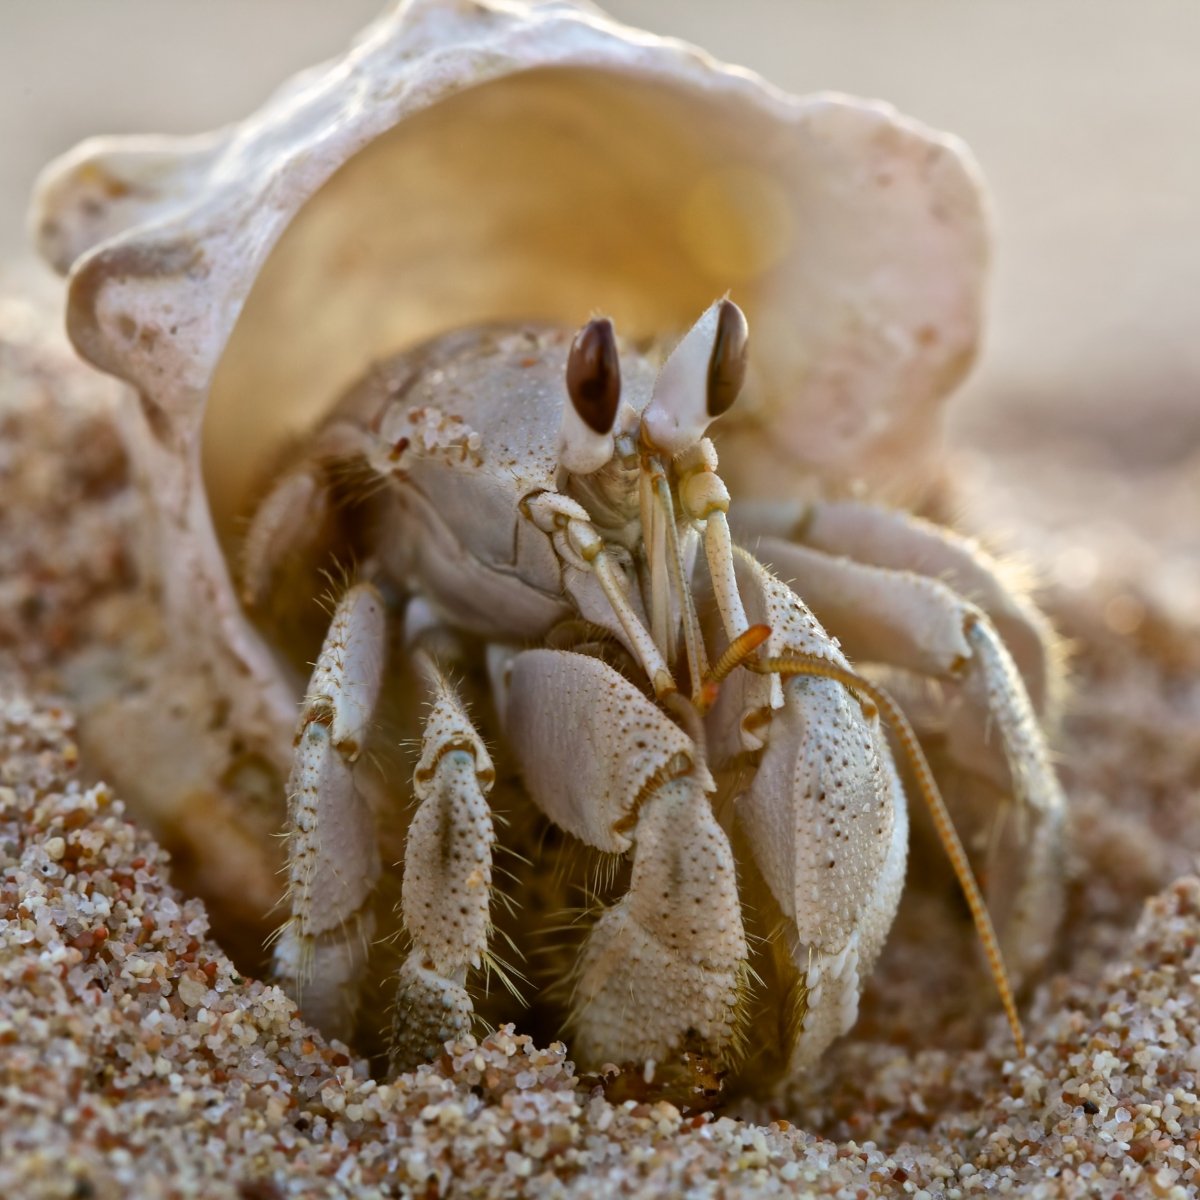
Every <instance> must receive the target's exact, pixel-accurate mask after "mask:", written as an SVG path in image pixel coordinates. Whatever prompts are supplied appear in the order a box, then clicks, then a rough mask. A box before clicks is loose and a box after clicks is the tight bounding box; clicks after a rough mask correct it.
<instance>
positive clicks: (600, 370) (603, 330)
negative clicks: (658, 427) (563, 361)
mask: <svg viewBox="0 0 1200 1200" xmlns="http://www.w3.org/2000/svg"><path fill="white" fill-rule="evenodd" d="M567 395H569V396H570V397H571V403H572V404H573V405H574V406H575V411H576V412H577V413H578V414H579V415H580V417H581V418H582V419H583V422H584V424H586V425H587V427H588V428H589V429H592V430H594V431H595V432H596V433H608V431H609V430H610V429H612V427H613V422H614V421H615V420H616V419H617V405H618V404H620V402H621V364H620V362H619V361H618V359H617V337H616V334H614V333H613V327H612V322H611V321H610V320H609V319H608V318H607V317H599V318H597V319H596V320H594V321H589V322H588V323H587V324H586V325H585V326H584V327H583V328H582V329H581V330H580V331H579V332H578V333H577V334H576V335H575V340H574V341H573V342H572V343H571V353H570V354H569V355H568V356H567Z"/></svg>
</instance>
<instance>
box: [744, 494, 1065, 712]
mask: <svg viewBox="0 0 1200 1200" xmlns="http://www.w3.org/2000/svg"><path fill="white" fill-rule="evenodd" d="M731 515H732V519H733V525H734V532H735V534H736V535H737V536H738V537H739V538H740V539H741V540H742V541H743V542H744V544H745V545H746V546H748V547H749V548H750V549H751V550H754V547H755V545H756V543H757V541H758V539H759V538H765V539H772V541H774V540H782V541H784V542H786V543H790V544H796V543H801V544H803V545H805V546H808V547H810V548H811V549H813V550H818V551H821V552H823V553H825V554H829V555H834V556H838V557H841V556H845V557H847V558H849V559H853V560H855V561H857V562H861V563H863V564H867V565H871V566H876V567H882V568H886V569H889V570H893V571H903V572H905V573H910V574H915V575H918V576H923V577H926V578H929V579H935V580H937V581H939V582H941V583H943V584H945V585H946V586H947V587H948V588H951V589H952V590H953V591H954V592H955V593H956V594H957V595H959V596H961V597H964V598H965V599H967V600H969V601H971V602H972V603H973V604H975V605H977V606H978V607H979V608H980V609H982V610H983V612H984V613H986V614H987V616H988V618H989V620H990V621H991V622H992V624H993V625H994V626H995V627H996V629H997V630H998V631H999V632H1000V636H1001V637H1002V638H1003V639H1004V644H1005V645H1006V646H1007V647H1008V648H1009V650H1010V651H1011V652H1012V656H1013V659H1014V660H1015V661H1016V664H1017V666H1018V668H1019V669H1020V672H1021V677H1022V679H1023V680H1024V681H1025V688H1026V690H1027V691H1028V693H1029V698H1030V700H1031V702H1032V703H1033V707H1034V709H1035V710H1036V711H1037V712H1038V714H1039V715H1041V716H1043V717H1044V718H1047V719H1049V720H1051V721H1053V720H1054V719H1055V716H1056V713H1055V709H1056V707H1057V704H1058V701H1059V699H1060V695H1059V693H1060V692H1061V681H1060V679H1059V674H1060V661H1059V655H1058V654H1057V653H1056V650H1055V639H1054V631H1053V630H1052V629H1051V627H1050V623H1049V622H1048V621H1047V620H1046V618H1045V616H1044V615H1043V614H1042V613H1041V612H1040V611H1039V610H1038V608H1037V607H1036V605H1034V604H1033V603H1032V602H1031V601H1030V600H1029V598H1028V596H1026V595H1025V594H1024V592H1023V591H1022V590H1021V589H1020V587H1019V582H1020V581H1019V579H1018V580H1017V582H1016V584H1014V583H1013V582H1011V581H1006V573H1007V574H1008V575H1011V574H1013V570H1012V568H1006V567H1005V566H1004V564H1002V563H1000V562H998V561H997V560H995V559H994V558H992V556H991V555H989V554H987V553H986V552H985V551H984V550H982V549H981V548H980V547H979V546H977V545H976V544H975V543H974V542H972V541H970V540H969V539H968V538H964V537H962V536H960V535H959V534H956V533H954V532H952V531H951V530H949V529H944V528H942V527H941V526H938V525H934V524H932V523H930V522H929V521H923V520H921V518H919V517H915V516H912V515H911V514H910V513H904V512H897V511H894V510H891V509H885V508H878V507H876V506H874V505H870V504H864V503H860V502H857V501H852V500H839V501H824V502H821V503H817V504H812V505H801V504H795V505H790V504H755V503H749V504H740V505H737V506H736V508H735V509H734V511H733V512H732V514H731ZM756 553H757V551H756ZM764 557H766V558H767V559H768V561H771V560H770V556H769V554H764Z"/></svg>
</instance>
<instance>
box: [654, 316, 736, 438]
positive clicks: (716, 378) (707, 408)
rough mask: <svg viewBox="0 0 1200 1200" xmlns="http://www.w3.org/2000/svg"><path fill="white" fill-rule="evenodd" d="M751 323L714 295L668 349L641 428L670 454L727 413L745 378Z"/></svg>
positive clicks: (701, 433) (702, 433) (700, 435)
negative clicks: (709, 302) (711, 301)
mask: <svg viewBox="0 0 1200 1200" xmlns="http://www.w3.org/2000/svg"><path fill="white" fill-rule="evenodd" d="M749 338H750V335H749V326H748V325H747V323H746V317H745V314H744V313H743V312H742V310H741V309H740V308H738V306H737V305H736V304H734V302H733V301H732V300H729V299H724V300H717V301H716V302H715V303H713V304H712V305H710V306H709V307H708V308H707V309H706V310H705V312H704V314H703V315H702V316H701V317H700V319H699V320H698V321H697V322H696V323H695V325H693V326H692V327H691V329H689V330H688V331H687V333H686V334H684V336H683V339H682V340H681V341H680V342H679V344H678V345H677V346H676V347H675V349H674V350H672V351H671V354H670V357H669V358H668V359H667V361H666V362H665V363H664V364H663V369H662V370H661V371H660V372H659V374H658V379H657V380H655V383H654V395H653V397H652V398H651V400H650V403H649V404H648V405H647V406H646V411H645V412H644V413H643V414H642V433H643V435H644V436H645V438H646V440H647V441H648V442H649V443H650V445H652V446H653V447H654V448H655V449H656V450H660V451H663V452H664V453H666V454H670V455H672V456H674V455H676V454H681V453H682V452H683V451H684V450H686V449H687V448H688V447H689V446H694V445H695V444H696V443H697V442H698V441H699V440H700V439H701V438H702V437H703V436H704V433H705V430H706V429H707V428H708V426H709V423H710V422H711V421H713V420H714V419H715V418H717V417H719V416H721V414H722V413H725V412H728V411H729V408H730V407H731V406H732V404H733V402H734V401H735V400H736V399H737V397H738V393H739V392H740V391H741V390H742V384H743V382H744V381H745V378H746V353H747V348H748V345H749Z"/></svg>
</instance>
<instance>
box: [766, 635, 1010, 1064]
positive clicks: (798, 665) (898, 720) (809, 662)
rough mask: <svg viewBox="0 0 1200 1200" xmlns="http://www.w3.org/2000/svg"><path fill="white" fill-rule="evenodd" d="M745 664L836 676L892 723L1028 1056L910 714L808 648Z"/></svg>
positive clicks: (992, 940) (996, 947)
mask: <svg viewBox="0 0 1200 1200" xmlns="http://www.w3.org/2000/svg"><path fill="white" fill-rule="evenodd" d="M745 665H746V666H747V667H748V668H749V669H750V670H752V671H756V672H758V673H759V674H761V675H809V676H816V677H818V678H822V679H832V680H834V681H835V682H837V683H840V684H841V685H842V686H843V687H844V688H846V689H848V690H849V691H851V692H853V693H854V694H855V695H856V696H858V697H859V700H860V702H861V700H862V698H863V697H865V698H866V699H867V700H869V701H870V702H871V703H872V704H874V705H875V707H876V708H877V709H878V710H879V712H880V713H881V714H882V716H883V717H884V719H885V720H886V721H887V722H888V724H889V725H890V726H891V727H892V730H893V732H894V733H895V735H896V740H897V741H898V742H899V743H900V746H901V747H902V748H903V750H904V753H905V755H906V756H907V758H908V761H909V765H910V766H911V767H912V770H913V774H914V775H915V776H916V780H917V787H918V788H919V789H920V792H921V795H922V797H923V798H924V800H925V803H926V805H927V806H928V808H929V812H930V815H931V816H932V817H933V824H934V827H935V828H936V829H937V834H938V837H939V838H940V839H941V842H942V847H943V849H944V850H945V851H946V856H947V857H948V858H949V859H950V865H951V866H952V867H953V868H954V874H955V876H956V877H957V879H958V886H959V887H960V888H962V892H963V895H964V896H965V897H966V901H967V907H968V908H970V910H971V917H972V919H973V920H974V922H975V929H976V931H977V932H978V934H979V940H980V942H982V943H983V953H984V955H985V956H986V958H987V961H988V968H989V969H990V971H991V973H992V980H993V982H994V983H995V985H996V991H997V992H999V993H1000V1003H1001V1004H1002V1005H1003V1007H1004V1015H1005V1016H1006V1017H1007V1018H1008V1024H1009V1028H1011V1029H1012V1035H1013V1040H1014V1041H1015V1042H1016V1044H1017V1055H1018V1057H1021V1058H1023V1057H1024V1056H1025V1034H1024V1031H1023V1030H1022V1029H1021V1018H1020V1017H1019V1016H1018V1015H1017V1005H1016V1001H1015V1000H1014V999H1013V994H1012V988H1011V986H1010V985H1009V982H1008V972H1007V971H1005V969H1004V958H1003V957H1002V955H1001V954H1000V942H999V939H998V938H997V937H996V930H995V928H994V927H993V925H992V918H991V916H990V915H989V914H988V910H987V905H986V904H985V903H984V900H983V895H982V893H981V892H980V890H979V884H978V883H976V882H975V875H974V872H972V870H971V864H970V863H969V862H968V861H967V852H966V851H965V850H964V849H963V844H962V841H961V840H960V839H959V836H958V833H957V831H956V830H955V828H954V822H953V820H952V819H951V817H950V813H949V811H948V810H947V808H946V802H945V801H944V800H943V799H942V794H941V792H939V791H938V786H937V784H936V783H935V782H934V778H933V771H932V770H931V769H930V766H929V760H928V759H927V758H926V757H925V752H924V751H923V750H922V749H921V744H920V742H918V741H917V735H916V734H915V733H914V732H913V727H912V726H911V725H910V724H909V722H908V718H907V717H906V716H905V715H904V713H903V711H902V710H901V708H900V706H899V705H898V704H897V703H896V702H895V700H893V699H892V698H891V696H889V695H888V693H887V692H885V691H884V690H883V688H881V687H880V686H879V685H878V684H875V683H872V682H871V681H870V680H869V679H864V678H863V677H862V676H861V675H856V674H855V673H854V672H853V671H850V670H847V669H846V668H844V667H839V666H838V665H837V664H836V663H831V662H829V661H827V660H826V659H823V658H816V657H814V656H811V655H804V654H796V655H781V656H779V657H776V658H762V659H750V660H748V661H747V662H746V664H745Z"/></svg>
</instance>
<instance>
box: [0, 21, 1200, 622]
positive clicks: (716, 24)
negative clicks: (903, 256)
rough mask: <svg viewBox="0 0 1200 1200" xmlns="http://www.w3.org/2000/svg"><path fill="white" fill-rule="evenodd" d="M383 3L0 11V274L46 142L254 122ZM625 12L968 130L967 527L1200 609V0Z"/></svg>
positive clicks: (780, 70)
mask: <svg viewBox="0 0 1200 1200" xmlns="http://www.w3.org/2000/svg"><path fill="white" fill-rule="evenodd" d="M378 7H379V5H378V4H377V3H376V0H339V3H337V4H333V3H329V2H327V0H253V2H250V3H247V2H246V0H205V2H204V3H198V2H191V3H184V2H180V0H175V2H173V3H162V0H103V2H102V3H97V2H96V0H54V3H49V4H48V3H43V4H35V3H25V2H22V0H0V263H4V264H7V266H6V273H7V274H8V276H9V278H10V279H11V278H13V277H14V272H15V273H17V276H18V277H19V278H20V279H21V280H22V283H23V285H26V286H34V287H39V286H42V285H44V280H43V284H39V283H38V282H37V280H38V279H39V276H40V269H39V270H38V271H34V270H32V268H31V267H29V266H28V257H29V252H28V250H27V248H26V245H25V240H24V228H23V220H24V207H25V203H26V200H27V197H28V193H29V189H30V187H31V185H32V182H33V179H34V176H35V174H36V172H37V170H38V168H39V166H40V165H41V164H42V163H44V162H45V161H47V160H48V159H49V158H50V157H51V156H53V155H55V154H57V153H59V152H60V151H63V150H66V149H67V148H69V147H70V146H72V145H73V144H74V143H75V142H76V141H78V140H79V139H81V138H82V137H85V136H87V135H89V134H92V133H99V132H110V133H118V132H134V131H164V132H178V133H185V132H193V131H197V130H202V129H206V128H209V127H212V126H214V125H217V124H220V123H223V122H226V121H229V120H233V119H235V118H238V117H240V116H242V115H243V114H245V113H247V112H249V111H250V110H251V109H252V108H253V107H254V106H255V105H257V103H258V102H259V101H260V100H261V99H262V98H263V97H264V96H266V95H267V93H268V92H270V91H271V90H272V89H273V88H274V87H275V85H276V84H277V83H278V82H280V81H281V80H282V79H283V78H284V77H285V76H286V75H288V74H289V73H290V72H292V71H293V70H295V69H297V68H299V67H301V66H305V65H308V64H310V63H312V62H315V61H318V60H320V59H322V58H325V57H329V56H331V55H334V54H336V53H338V52H339V51H340V50H341V48H342V46H343V45H344V44H345V42H346V41H347V39H348V38H349V37H350V36H351V35H352V34H353V33H354V32H355V31H356V30H357V29H358V28H359V27H360V26H361V25H362V24H364V23H365V22H366V21H367V20H368V19H369V18H370V17H371V16H372V15H373V14H374V13H375V12H376V11H377V9H378ZM607 7H608V8H609V10H610V11H612V12H613V13H614V14H615V15H617V16H618V17H620V18H622V19H625V20H628V21H630V22H631V23H634V24H637V25H640V26H642V27H645V28H648V29H651V30H653V31H655V32H661V33H669V34H674V35H678V36H680V37H684V38H686V39H689V40H692V41H695V42H697V43H699V44H700V45H702V46H704V47H706V48H707V49H709V50H710V51H712V52H713V53H714V54H716V55H717V56H718V57H721V58H724V59H727V60H729V61H733V62H738V63H742V64H744V65H746V66H749V67H751V68H753V69H755V70H757V71H759V72H761V73H762V74H763V75H765V76H766V77H767V78H769V79H771V80H773V81H774V82H776V83H778V84H779V85H781V86H783V87H785V88H787V89H789V90H792V91H796V92H807V91H816V90H821V89H834V90H838V91H845V92H851V93H857V94H861V95H866V96H872V97H882V98H884V99H887V100H889V101H891V102H893V103H894V104H896V105H897V107H899V108H900V109H901V110H902V111H904V112H906V113H909V114H911V115H913V116H915V117H917V118H919V119H921V120H923V121H925V122H927V123H929V124H931V125H933V126H934V127H937V128H941V129H946V130H951V131H953V132H955V133H958V134H960V135H961V136H962V137H963V138H965V140H966V141H967V142H968V143H969V144H970V146H971V147H972V149H973V150H974V152H975V154H976V156H977V157H978V159H979V161H980V163H981V165H982V167H983V170H984V172H985V174H986V177H987V179H988V181H989V183H990V185H991V190H992V194H993V200H994V212H995V225H996V235H997V241H996V252H995V272H994V281H993V290H992V318H991V321H990V325H989V333H988V341H987V344H986V346H985V350H984V354H983V357H982V359H981V361H980V363H979V365H978V367H977V369H976V371H975V372H974V374H973V375H972V377H971V379H970V380H969V381H968V383H967V385H966V387H965V389H964V390H963V393H962V394H961V396H960V397H959V398H958V400H957V401H956V404H955V410H954V417H953V420H952V426H951V428H952V434H953V438H954V444H955V445H956V447H958V451H959V453H960V454H961V455H962V456H963V458H964V463H965V466H964V468H963V472H962V476H963V479H964V481H965V503H966V506H967V510H968V519H969V520H970V521H971V522H972V523H975V524H977V525H981V526H987V527H990V528H993V529H994V528H1000V529H1001V530H1002V531H1005V530H1006V531H1007V532H1008V533H1009V534H1010V535H1011V537H1012V539H1013V540H1014V541H1015V542H1016V543H1017V544H1020V545H1022V546H1023V547H1024V548H1026V549H1027V550H1029V549H1032V550H1033V553H1034V555H1035V557H1036V558H1037V559H1038V560H1039V561H1040V562H1041V564H1042V566H1043V568H1044V569H1045V570H1046V571H1047V572H1048V573H1049V574H1050V575H1051V576H1052V577H1053V579H1054V581H1055V582H1057V583H1059V584H1061V585H1065V586H1067V587H1068V588H1073V587H1074V588H1086V587H1088V586H1091V585H1092V584H1094V583H1095V582H1096V581H1097V579H1098V578H1099V576H1101V575H1102V574H1105V573H1109V574H1111V573H1112V572H1114V571H1115V572H1117V573H1118V574H1121V573H1127V574H1129V575H1130V576H1131V577H1135V576H1138V575H1147V574H1149V573H1150V572H1151V569H1152V565H1153V569H1154V571H1155V574H1156V578H1157V583H1156V585H1155V590H1156V592H1160V593H1161V595H1156V600H1161V602H1162V603H1164V604H1166V605H1167V606H1168V607H1170V608H1172V609H1174V610H1176V612H1178V613H1179V614H1180V615H1183V614H1184V613H1189V612H1190V614H1191V615H1192V617H1193V619H1194V616H1195V614H1196V613H1197V612H1200V337H1197V335H1196V331H1195V326H1196V322H1197V314H1198V313H1200V237H1197V233H1196V222H1197V216H1198V214H1200V68H1198V66H1197V63H1198V62H1200V5H1198V4H1195V3H1189V2H1187V0H1140V2H1138V3H1134V2H1133V0H1049V2H1045V3H1040V4H1037V3H1033V2H1032V0H1026V2H1025V3H1013V2H1012V0H970V3H963V2H962V0H794V2H792V3H784V2H783V0H739V2H738V3H729V2H717V0H612V2H610V3H609V4H608V5H607ZM23 264H25V265H23ZM26 281H32V282H29V283H26ZM1031 543H1037V545H1036V547H1032V546H1031ZM1164 552H1165V557H1164ZM1151 557H1153V560H1154V561H1153V564H1152V563H1151Z"/></svg>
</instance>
